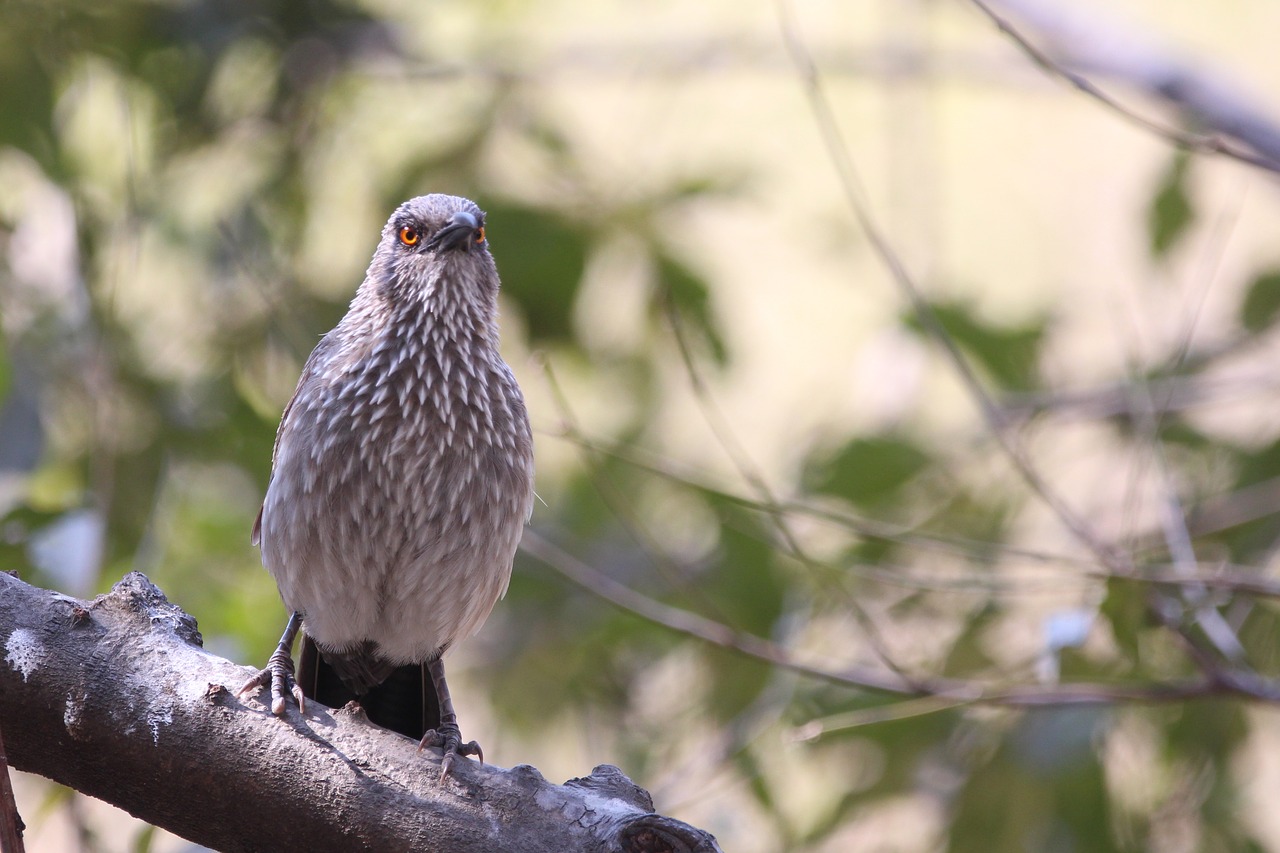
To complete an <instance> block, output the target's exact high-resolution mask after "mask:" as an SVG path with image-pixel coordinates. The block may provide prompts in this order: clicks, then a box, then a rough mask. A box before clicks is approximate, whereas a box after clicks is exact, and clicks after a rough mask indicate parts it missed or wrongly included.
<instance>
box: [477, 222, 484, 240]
mask: <svg viewBox="0 0 1280 853" xmlns="http://www.w3.org/2000/svg"><path fill="white" fill-rule="evenodd" d="M476 242H477V243H483V242H484V226H483V225H481V226H480V228H479V229H478V230H477V231H476Z"/></svg>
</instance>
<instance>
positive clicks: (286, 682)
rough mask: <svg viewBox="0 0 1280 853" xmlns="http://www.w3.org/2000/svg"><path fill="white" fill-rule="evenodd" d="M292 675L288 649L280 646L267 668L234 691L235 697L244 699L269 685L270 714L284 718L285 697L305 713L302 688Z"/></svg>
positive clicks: (291, 662)
mask: <svg viewBox="0 0 1280 853" xmlns="http://www.w3.org/2000/svg"><path fill="white" fill-rule="evenodd" d="M293 673H294V670H293V655H291V654H290V650H289V649H288V648H285V647H284V646H283V645H281V646H279V647H277V648H276V650H275V652H274V653H273V654H272V655H271V657H270V659H268V660H267V668H266V669H264V670H262V671H261V672H259V673H258V674H257V675H255V676H254V677H253V678H250V679H249V680H248V681H246V682H245V683H244V686H243V687H241V688H240V689H239V690H237V691H236V695H237V696H241V697H244V696H247V695H249V694H251V693H256V692H257V691H258V690H260V689H261V688H263V687H266V686H267V685H268V684H269V685H271V713H273V714H275V715H276V716H277V717H283V716H284V712H285V709H286V708H287V707H288V705H287V702H286V699H285V697H286V696H292V697H293V700H294V701H295V702H297V703H298V710H299V711H300V712H302V713H306V711H307V702H306V699H305V698H303V695H302V688H301V687H299V686H298V682H297V681H295V680H294V677H293Z"/></svg>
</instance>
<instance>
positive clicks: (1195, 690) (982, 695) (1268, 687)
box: [520, 530, 1280, 708]
mask: <svg viewBox="0 0 1280 853" xmlns="http://www.w3.org/2000/svg"><path fill="white" fill-rule="evenodd" d="M520 547H521V549H522V550H524V551H525V552H526V553H527V554H529V555H530V556H532V557H534V558H535V559H537V560H539V561H540V562H542V563H544V564H546V565H548V566H550V567H551V568H553V569H555V570H556V571H558V572H559V573H560V574H562V575H563V576H564V577H566V578H567V579H569V580H570V581H572V582H573V583H575V584H577V585H578V586H580V587H582V588H583V589H585V590H587V591H588V592H591V593H593V594H594V595H596V596H598V597H600V598H603V599H604V600H605V601H608V602H610V603H611V604H613V605H615V606H616V607H620V608H621V609H623V610H625V611H627V612H629V613H633V614H635V615H636V616H639V617H641V618H642V619H645V620H647V621H649V622H652V623H654V624H656V625H661V626H662V627H665V628H667V629H669V630H672V631H676V632H677V633H680V634H684V635H686V636H689V637H694V638H696V639H699V640H701V641H703V642H706V643H710V644H711V645H714V646H717V647H719V648H723V649H728V650H730V651H734V652H736V653H738V654H742V655H745V656H747V657H750V658H754V659H756V660H759V661H762V662H764V663H767V664H770V665H772V666H776V667H781V668H783V669H788V670H790V671H792V672H796V673H799V674H800V675H804V676H808V677H810V678H816V679H819V680H822V681H827V682H830V683H833V684H838V685H841V686H844V687H852V688H856V689H861V690H871V691H876V692H879V693H888V694H893V695H899V696H917V697H922V696H932V697H938V698H941V699H946V700H948V701H949V702H954V703H958V704H968V703H976V704H984V705H1000V706H1007V707H1016V708H1037V707H1051V706H1063V705H1105V704H1114V703H1119V702H1180V701H1185V700H1188V699H1204V698H1209V697H1213V696H1237V697H1241V698H1247V699H1253V700H1257V701H1264V702H1272V703H1278V702H1280V683H1276V682H1273V681H1269V680H1267V679H1263V678H1260V677H1258V676H1256V675H1254V674H1252V673H1238V672H1234V671H1229V670H1225V669H1222V668H1214V670H1213V671H1212V672H1209V673H1206V677H1202V678H1198V679H1188V680H1178V681H1169V682H1156V683H1138V684H1135V683H1089V682H1074V683H1063V684H1020V685H1001V684H993V683H984V682H981V681H978V680H968V679H958V678H931V679H927V680H916V681H913V682H911V683H908V682H906V681H904V680H903V679H901V678H899V677H898V676H896V675H894V674H892V673H884V672H879V671H876V670H872V669H868V668H867V667H862V666H849V665H839V666H820V665H817V664H813V663H808V662H805V661H803V660H800V659H799V658H797V657H796V656H795V655H794V654H793V653H792V652H791V651H790V650H789V649H787V648H784V647H782V646H779V645H778V644H776V643H773V642H771V641H769V640H766V639H764V638H762V637H758V636H755V635H754V634H748V633H744V632H741V631H735V630H733V629H732V628H729V627H728V626H726V625H722V624H720V623H718V622H715V621H714V620H711V619H707V618H706V617H704V616H699V615H698V614H695V613H690V612H689V611H687V610H682V609H680V608H678V607H672V606H671V605H669V604H664V603H662V602H660V601H656V600H654V599H652V598H650V597H649V596H647V595H645V594H643V593H641V592H638V591H636V590H634V589H631V588H630V587H628V586H627V585H626V584H623V583H620V582H618V581H616V580H614V579H613V578H611V577H609V576H608V575H607V574H605V573H604V572H601V571H600V570H598V569H595V568H593V567H591V566H589V565H587V564H586V563H584V562H583V561H581V560H579V559H578V558H577V557H574V556H573V555H572V554H570V553H568V552H567V551H565V550H564V549H562V548H560V547H558V546H557V545H555V544H554V543H552V542H551V541H550V540H549V539H547V538H546V537H544V536H542V535H540V534H539V533H537V532H535V531H533V530H526V531H525V534H524V538H523V539H522V540H521V543H520Z"/></svg>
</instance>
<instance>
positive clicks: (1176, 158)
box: [1147, 150, 1196, 258]
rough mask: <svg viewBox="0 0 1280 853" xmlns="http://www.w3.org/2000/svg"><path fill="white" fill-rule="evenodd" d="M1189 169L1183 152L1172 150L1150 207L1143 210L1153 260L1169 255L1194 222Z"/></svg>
mask: <svg viewBox="0 0 1280 853" xmlns="http://www.w3.org/2000/svg"><path fill="white" fill-rule="evenodd" d="M1190 167H1191V157H1190V156H1189V155H1188V154H1187V152H1186V151H1183V150H1178V151H1175V152H1174V154H1173V159H1172V160H1171V161H1170V162H1169V168H1168V169H1167V170H1166V171H1165V173H1164V175H1163V176H1162V177H1161V179H1160V185H1159V187H1158V188H1157V189H1156V194H1155V196H1154V197H1153V198H1152V199H1151V207H1150V208H1149V209H1148V210H1147V231H1148V233H1149V234H1150V239H1151V254H1152V256H1153V257H1155V258H1163V257H1164V256H1165V255H1167V254H1169V251H1170V250H1171V249H1172V248H1173V247H1174V246H1175V245H1177V243H1178V241H1179V240H1180V239H1181V238H1182V237H1183V235H1185V234H1186V232H1187V229H1188V228H1189V227H1190V226H1191V224H1192V223H1193V222H1194V221H1195V217H1196V214H1195V208H1194V207H1192V205H1191V199H1190V197H1189V195H1188V193H1187V175H1188V174H1189V173H1190Z"/></svg>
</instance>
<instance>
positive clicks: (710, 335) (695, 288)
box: [655, 252, 729, 367]
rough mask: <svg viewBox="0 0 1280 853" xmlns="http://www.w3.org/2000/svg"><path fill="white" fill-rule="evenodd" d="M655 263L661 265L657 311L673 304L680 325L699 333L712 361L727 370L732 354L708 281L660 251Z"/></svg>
mask: <svg viewBox="0 0 1280 853" xmlns="http://www.w3.org/2000/svg"><path fill="white" fill-rule="evenodd" d="M655 260H656V262H657V265H658V294H657V300H656V302H657V303H658V304H657V305H655V310H659V311H660V310H662V307H661V306H662V305H663V304H669V305H670V307H671V309H672V310H674V311H676V312H677V313H678V314H679V317H678V320H677V322H680V323H681V324H682V328H692V329H693V330H694V331H696V332H697V333H698V336H699V337H700V338H701V340H702V342H703V343H704V344H706V347H707V349H708V351H709V352H710V355H711V358H712V359H713V360H714V361H715V363H716V364H718V365H720V366H721V367H723V366H724V365H725V363H726V362H727V361H728V359H729V352H728V349H727V348H726V346H725V343H724V338H723V336H721V334H720V330H719V328H718V326H717V323H716V319H715V316H714V315H713V313H712V311H711V289H710V288H709V287H708V286H707V282H706V280H705V279H704V278H702V276H700V275H698V274H697V273H695V272H694V271H693V270H691V269H690V268H689V267H688V266H686V265H685V264H684V263H682V262H680V261H678V260H676V259H675V258H673V257H671V256H670V255H667V254H665V253H662V252H659V253H658V254H657V256H656V258H655Z"/></svg>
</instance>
